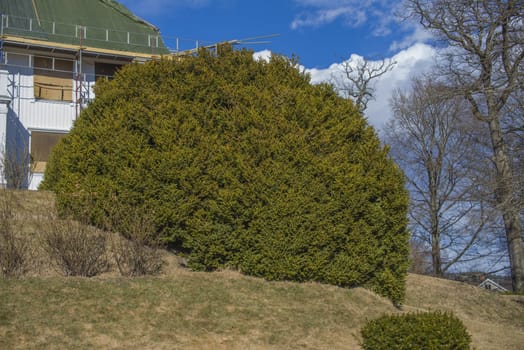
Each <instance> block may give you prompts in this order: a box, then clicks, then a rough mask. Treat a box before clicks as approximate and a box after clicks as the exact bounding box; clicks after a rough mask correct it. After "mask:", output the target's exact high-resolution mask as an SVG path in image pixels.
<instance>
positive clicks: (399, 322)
mask: <svg viewBox="0 0 524 350" xmlns="http://www.w3.org/2000/svg"><path fill="white" fill-rule="evenodd" d="M361 333H362V338H363V344H362V346H363V348H364V349H365V350H408V349H411V350H415V349H424V350H469V349H470V344H471V336H470V335H469V334H468V332H467V330H466V327H465V326H464V324H463V323H462V321H461V320H459V319H458V318H457V317H456V316H454V315H453V314H452V313H449V312H440V311H435V312H427V313H415V314H403V315H387V316H382V317H380V318H378V319H376V320H371V321H369V322H368V323H367V324H366V325H365V326H364V328H362V330H361Z"/></svg>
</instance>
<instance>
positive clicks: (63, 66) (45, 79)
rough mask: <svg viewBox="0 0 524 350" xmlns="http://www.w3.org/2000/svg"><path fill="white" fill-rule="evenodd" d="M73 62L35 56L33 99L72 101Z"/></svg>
mask: <svg viewBox="0 0 524 350" xmlns="http://www.w3.org/2000/svg"><path fill="white" fill-rule="evenodd" d="M73 63H74V62H73V61H72V60H64V59H59V58H53V57H40V56H35V57H34V60H33V65H34V87H35V98H41V99H45V100H55V101H69V102H71V101H73Z"/></svg>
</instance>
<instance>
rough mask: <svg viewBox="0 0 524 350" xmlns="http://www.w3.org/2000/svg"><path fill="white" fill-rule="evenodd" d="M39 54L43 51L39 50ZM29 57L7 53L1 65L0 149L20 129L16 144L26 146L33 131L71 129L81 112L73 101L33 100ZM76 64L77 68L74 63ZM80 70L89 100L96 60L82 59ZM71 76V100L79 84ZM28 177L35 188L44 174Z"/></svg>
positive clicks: (85, 93) (85, 96)
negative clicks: (5, 106) (4, 109)
mask: <svg viewBox="0 0 524 350" xmlns="http://www.w3.org/2000/svg"><path fill="white" fill-rule="evenodd" d="M38 55H46V54H41V53H40V54H38ZM47 55H48V56H50V55H52V54H47ZM32 57H33V56H32V54H31V52H28V51H24V52H21V51H17V52H6V53H5V56H4V59H5V61H4V62H3V63H4V65H2V66H0V97H1V96H5V100H6V101H8V102H9V113H8V114H7V113H5V115H2V114H1V113H0V150H1V149H2V148H5V146H6V144H7V142H11V143H12V141H9V140H7V138H9V135H8V134H12V135H18V134H20V132H19V131H20V130H23V131H24V135H25V136H23V137H22V138H23V140H22V139H20V140H16V143H21V142H22V143H24V145H25V146H26V147H27V148H28V149H30V147H31V144H30V142H31V141H30V134H31V132H32V131H44V132H45V131H49V132H64V133H67V132H68V131H69V130H70V129H71V128H72V126H73V123H74V121H75V119H76V118H77V114H78V112H79V111H80V109H79V108H78V106H77V105H76V104H75V102H65V101H52V100H44V99H35V91H34V77H33V67H32V65H33V58H32ZM109 62H110V61H109ZM0 63H1V62H0ZM75 66H77V67H78V65H77V64H75ZM81 69H82V74H83V81H84V86H83V92H84V95H83V96H84V98H86V99H88V100H92V99H93V98H94V96H95V95H94V91H93V87H94V84H95V60H94V59H93V58H86V59H84V60H83V62H82V68H81ZM73 75H74V74H72V76H71V80H72V81H73V92H72V94H73V96H72V100H73V101H76V100H77V92H76V90H77V88H79V86H78V85H77V83H76V82H75V81H74V80H73ZM0 109H1V106H0ZM9 125H11V126H17V128H16V129H18V131H17V132H16V133H15V132H13V131H12V130H14V128H13V127H9V128H8V126H9ZM8 129H9V130H11V132H10V131H9V130H8ZM0 176H1V175H0ZM31 179H32V180H31V182H30V183H29V188H30V189H37V188H38V185H39V184H40V182H41V181H42V180H43V173H34V174H32V176H31ZM4 182H5V181H4ZM2 183H3V179H2V178H1V177H0V186H1V184H2Z"/></svg>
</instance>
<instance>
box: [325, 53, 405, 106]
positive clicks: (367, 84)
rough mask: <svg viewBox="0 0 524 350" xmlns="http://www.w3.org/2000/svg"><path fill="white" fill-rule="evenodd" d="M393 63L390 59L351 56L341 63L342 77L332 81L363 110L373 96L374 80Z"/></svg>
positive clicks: (390, 67)
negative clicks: (375, 59) (377, 59)
mask: <svg viewBox="0 0 524 350" xmlns="http://www.w3.org/2000/svg"><path fill="white" fill-rule="evenodd" d="M395 65H396V62H395V61H393V60H391V59H383V60H380V61H368V60H366V59H364V58H360V57H358V58H353V57H352V58H351V59H349V60H347V61H345V62H344V63H343V64H342V69H341V70H342V77H338V78H334V82H335V85H336V86H337V87H338V89H339V91H340V92H342V94H343V95H344V96H345V97H347V98H351V99H352V100H353V102H354V103H355V105H356V106H357V107H358V109H359V110H360V111H361V112H363V111H365V110H366V108H367V106H368V103H369V101H371V100H372V99H373V98H374V94H375V86H374V82H375V80H376V79H378V78H380V77H381V76H382V75H384V74H386V73H387V72H389V71H390V70H392V69H393V68H394V67H395Z"/></svg>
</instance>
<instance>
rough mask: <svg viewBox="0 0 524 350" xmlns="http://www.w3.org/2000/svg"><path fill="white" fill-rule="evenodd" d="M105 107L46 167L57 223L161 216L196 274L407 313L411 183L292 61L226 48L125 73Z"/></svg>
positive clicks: (351, 115)
mask: <svg viewBox="0 0 524 350" xmlns="http://www.w3.org/2000/svg"><path fill="white" fill-rule="evenodd" d="M96 96H97V98H96V99H95V101H94V102H93V103H91V104H90V105H89V107H88V108H87V109H86V110H85V111H84V112H83V113H82V115H81V117H80V118H79V119H78V120H77V121H76V123H75V125H74V127H73V129H72V131H71V133H70V134H69V135H68V136H67V137H65V138H64V139H63V140H62V142H61V143H60V144H59V145H58V146H57V147H56V148H55V149H54V151H53V153H52V156H51V159H50V162H49V164H48V167H47V171H46V174H45V179H44V182H43V185H42V186H43V188H45V189H50V190H53V191H55V192H56V193H57V203H58V207H59V210H60V212H61V213H62V214H69V215H71V214H72V215H73V216H76V217H77V218H78V217H80V218H81V219H83V220H88V221H89V222H91V223H93V224H95V225H98V226H103V227H104V226H105V227H108V225H110V226H111V227H112V228H114V227H116V228H117V229H120V230H123V228H122V227H120V228H119V227H118V220H115V218H118V217H121V216H122V213H135V214H136V215H140V213H141V212H147V213H154V220H153V223H154V225H155V227H154V231H155V232H156V234H157V235H159V237H162V238H165V239H166V240H167V241H168V242H170V243H171V244H173V245H175V246H177V247H179V248H180V249H183V250H184V251H186V252H187V253H188V254H189V261H190V266H192V267H193V268H195V269H200V270H213V269H217V268H223V267H231V268H236V269H239V270H241V271H242V272H244V273H246V274H250V275H255V276H262V277H265V278H266V279H270V280H295V281H310V280H313V281H320V282H326V283H331V284H335V285H340V286H360V285H363V286H367V287H369V288H372V289H374V290H376V291H377V292H379V293H381V294H382V295H386V296H388V297H390V298H391V299H392V300H393V301H395V302H399V301H401V300H402V298H403V295H404V284H405V281H404V278H405V274H406V269H407V261H408V232H407V229H406V211H407V203H408V197H407V193H406V191H405V189H404V185H403V175H402V174H401V172H400V171H399V170H398V168H397V167H396V166H395V165H394V164H393V163H392V161H391V160H390V159H389V158H388V151H387V149H386V148H385V147H383V146H381V144H380V142H379V139H378V137H377V136H376V134H375V132H374V130H373V128H372V127H370V126H369V125H368V124H367V122H366V120H365V119H364V118H363V117H362V115H360V114H359V112H358V111H357V109H356V108H355V107H354V106H353V104H352V103H351V102H350V101H349V100H346V99H343V98H341V97H339V96H338V95H337V94H336V92H335V91H334V90H333V88H332V87H331V86H328V85H325V84H321V85H315V86H313V85H311V84H310V80H309V76H308V75H307V74H304V73H303V72H301V71H300V70H299V69H297V63H296V62H295V61H294V60H293V59H288V58H284V57H281V56H276V55H274V56H273V57H272V58H271V60H270V61H269V62H267V61H263V60H259V61H257V60H254V59H253V53H252V52H250V51H236V50H232V49H231V48H230V47H227V46H224V47H220V48H219V52H218V54H216V55H212V54H211V53H209V52H206V51H202V52H201V53H200V54H199V55H197V56H195V57H187V58H183V59H180V60H176V61H170V60H162V61H158V62H149V63H146V64H140V65H139V64H136V65H130V66H127V67H125V68H124V69H122V70H121V71H120V72H119V74H117V76H116V78H115V79H114V80H112V81H107V82H97V86H96ZM135 214H134V215H135ZM108 221H111V223H108Z"/></svg>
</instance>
